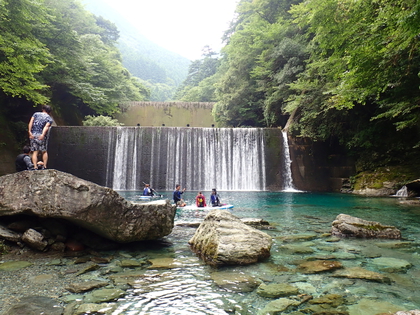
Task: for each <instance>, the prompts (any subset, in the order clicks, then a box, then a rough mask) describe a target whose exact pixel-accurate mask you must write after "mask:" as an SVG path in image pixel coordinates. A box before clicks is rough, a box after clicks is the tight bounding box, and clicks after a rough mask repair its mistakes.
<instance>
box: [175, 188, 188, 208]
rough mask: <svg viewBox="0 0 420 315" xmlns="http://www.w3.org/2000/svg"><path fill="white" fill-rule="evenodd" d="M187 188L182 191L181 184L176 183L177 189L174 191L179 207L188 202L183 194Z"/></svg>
mask: <svg viewBox="0 0 420 315" xmlns="http://www.w3.org/2000/svg"><path fill="white" fill-rule="evenodd" d="M184 191H185V188H184V189H183V190H182V191H181V185H179V184H177V185H175V191H174V195H173V198H174V202H175V204H176V205H177V206H178V207H184V206H185V205H186V203H185V202H184V200H182V198H181V195H182V194H183V193H184Z"/></svg>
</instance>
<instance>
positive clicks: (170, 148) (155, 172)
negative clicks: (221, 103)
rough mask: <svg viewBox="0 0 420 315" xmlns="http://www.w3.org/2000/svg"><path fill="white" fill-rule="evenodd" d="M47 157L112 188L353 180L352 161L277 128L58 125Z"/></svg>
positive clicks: (296, 185)
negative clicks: (144, 185)
mask: <svg viewBox="0 0 420 315" xmlns="http://www.w3.org/2000/svg"><path fill="white" fill-rule="evenodd" d="M287 140H291V141H290V144H289V143H288V142H287ZM289 147H290V150H289ZM286 151H288V152H289V153H287V152H286ZM48 154H49V157H50V158H49V160H48V162H49V163H48V164H49V167H50V168H54V169H57V170H59V171H63V172H67V173H70V174H73V175H75V176H78V177H80V178H83V179H86V180H89V181H92V182H94V183H96V184H98V185H102V186H107V187H110V188H114V189H116V190H138V189H142V188H143V182H145V183H150V184H151V185H152V187H153V188H155V189H156V190H173V189H174V186H175V184H178V183H179V184H181V185H182V186H183V187H186V188H187V189H188V190H195V191H198V190H205V191H207V190H210V189H212V188H217V189H218V190H255V191H261V190H268V191H281V190H286V191H293V190H295V189H299V190H305V191H340V189H341V187H342V183H343V179H348V178H349V176H352V175H353V174H354V164H353V162H352V160H351V159H347V158H346V157H345V156H343V155H341V154H340V153H338V154H337V153H334V151H332V150H331V148H330V147H328V146H327V145H326V144H324V143H320V142H316V143H314V142H311V141H309V140H308V139H305V138H292V137H289V139H287V134H286V133H285V132H282V130H281V129H278V128H196V127H134V126H133V127H75V126H60V127H53V128H52V130H51V136H50V143H49V146H48Z"/></svg>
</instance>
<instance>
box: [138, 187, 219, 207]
mask: <svg viewBox="0 0 420 315" xmlns="http://www.w3.org/2000/svg"><path fill="white" fill-rule="evenodd" d="M185 190H186V189H185V188H183V189H181V185H179V184H177V185H175V190H174V192H173V200H174V203H175V204H176V205H177V207H185V206H186V205H187V204H186V203H185V201H184V199H182V194H183V193H184V192H185ZM155 194H156V191H155V190H154V189H153V188H151V187H150V184H146V183H144V189H143V196H151V197H152V196H154V195H155ZM210 203H211V206H212V207H220V206H221V205H222V204H221V203H220V196H219V194H218V193H217V191H216V188H213V189H212V191H211V195H210ZM195 205H196V206H197V207H207V203H206V197H205V196H204V195H203V193H202V192H201V191H200V192H198V194H197V196H196V197H195Z"/></svg>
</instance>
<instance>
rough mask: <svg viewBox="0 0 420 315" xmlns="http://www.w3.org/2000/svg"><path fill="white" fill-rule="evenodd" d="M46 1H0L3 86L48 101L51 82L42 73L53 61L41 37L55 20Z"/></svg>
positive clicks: (34, 99) (0, 78) (0, 74)
mask: <svg viewBox="0 0 420 315" xmlns="http://www.w3.org/2000/svg"><path fill="white" fill-rule="evenodd" d="M42 3H43V2H42V1H37V2H34V1H30V0H2V1H1V2H0V30H1V33H0V89H1V90H2V91H3V92H4V93H5V94H6V95H10V96H12V97H19V98H25V99H28V100H29V101H31V102H34V103H35V104H41V103H46V102H48V97H47V96H46V95H45V92H46V90H47V88H48V86H47V85H46V84H44V82H43V81H42V80H41V79H40V77H39V74H40V73H41V72H42V71H43V70H44V69H45V68H46V67H47V65H48V64H50V63H51V62H53V58H52V55H51V53H50V52H49V50H48V47H46V45H45V44H44V43H42V41H40V40H39V37H40V36H43V35H44V34H45V32H46V30H47V29H48V26H49V25H50V23H51V20H52V16H51V15H49V13H48V10H46V8H45V7H44V6H43V5H42Z"/></svg>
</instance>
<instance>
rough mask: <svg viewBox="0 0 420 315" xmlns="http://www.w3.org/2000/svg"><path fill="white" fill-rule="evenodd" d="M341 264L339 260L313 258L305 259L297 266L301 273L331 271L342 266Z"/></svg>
mask: <svg viewBox="0 0 420 315" xmlns="http://www.w3.org/2000/svg"><path fill="white" fill-rule="evenodd" d="M342 267H343V265H342V264H341V263H340V262H339V261H334V260H313V261H307V262H304V263H302V264H300V265H299V266H298V268H297V269H298V271H300V272H302V273H320V272H327V271H333V270H336V269H340V268H342Z"/></svg>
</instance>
